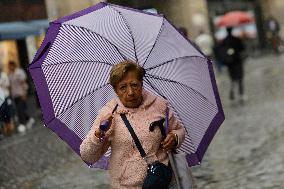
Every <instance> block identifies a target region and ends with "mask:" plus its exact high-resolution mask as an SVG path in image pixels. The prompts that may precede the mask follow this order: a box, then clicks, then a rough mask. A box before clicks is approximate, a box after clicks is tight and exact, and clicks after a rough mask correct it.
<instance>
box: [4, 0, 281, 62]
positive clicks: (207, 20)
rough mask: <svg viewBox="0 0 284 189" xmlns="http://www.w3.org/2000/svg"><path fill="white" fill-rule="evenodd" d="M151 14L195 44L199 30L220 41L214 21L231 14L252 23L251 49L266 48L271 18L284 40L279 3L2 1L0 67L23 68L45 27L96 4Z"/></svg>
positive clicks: (249, 0)
mask: <svg viewBox="0 0 284 189" xmlns="http://www.w3.org/2000/svg"><path fill="white" fill-rule="evenodd" d="M101 1H107V2H110V3H114V4H119V5H123V6H129V7H133V8H138V9H141V10H147V11H152V12H153V11H154V12H158V13H159V14H164V15H165V16H166V17H167V18H168V19H169V20H170V21H171V22H172V23H173V24H174V25H175V26H176V27H177V28H183V29H185V30H186V31H187V34H188V37H189V38H191V39H192V40H194V39H195V38H196V37H197V35H198V34H199V32H200V31H201V30H202V31H204V32H206V33H210V34H212V36H213V37H214V38H215V39H218V37H221V38H222V35H224V28H223V29H222V28H218V27H216V25H215V20H216V19H217V18H218V17H220V16H222V15H223V14H225V13H226V12H228V11H232V10H242V11H246V12H248V13H250V14H252V15H253V16H254V17H255V23H253V24H251V25H248V26H247V27H246V28H245V27H242V28H240V29H239V30H237V31H236V33H237V34H240V33H241V32H243V31H242V30H245V32H246V37H247V36H248V37H249V38H250V42H249V44H250V45H253V46H254V48H259V47H265V45H266V40H265V37H266V36H265V32H266V31H265V30H266V28H265V22H266V20H267V19H268V18H269V17H270V16H273V17H274V18H275V19H276V20H277V21H278V22H279V25H280V35H281V37H282V38H283V37H284V1H283V0H60V1H59V0H1V1H0V15H1V16H0V63H2V64H4V65H6V63H7V62H8V60H14V61H16V62H17V63H18V64H20V65H21V66H23V67H26V66H27V64H28V63H29V62H31V61H32V58H33V56H34V54H35V52H36V50H37V48H38V47H39V46H40V43H41V41H42V39H43V37H44V34H45V31H46V29H47V27H48V22H49V21H52V20H56V19H58V18H60V17H63V16H65V15H68V14H71V13H74V12H77V11H79V10H82V9H84V8H87V7H89V6H92V5H94V4H96V3H98V2H101Z"/></svg>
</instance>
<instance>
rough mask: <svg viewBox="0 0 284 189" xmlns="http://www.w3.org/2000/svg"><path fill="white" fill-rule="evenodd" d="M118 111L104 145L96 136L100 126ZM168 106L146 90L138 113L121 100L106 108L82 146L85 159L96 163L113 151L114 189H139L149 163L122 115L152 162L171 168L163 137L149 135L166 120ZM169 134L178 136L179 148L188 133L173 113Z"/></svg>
mask: <svg viewBox="0 0 284 189" xmlns="http://www.w3.org/2000/svg"><path fill="white" fill-rule="evenodd" d="M116 104H118V108H117V110H116V112H115V115H114V118H113V122H112V124H113V125H112V127H111V128H112V129H110V130H109V131H108V132H107V133H106V137H105V139H104V140H103V141H100V140H99V139H98V138H97V137H96V136H95V134H94V133H95V129H96V128H98V127H99V124H100V122H101V121H102V120H103V119H105V117H106V116H107V115H108V114H111V112H112V110H113V108H114V107H115V105H116ZM166 107H167V102H166V100H164V99H163V98H161V97H158V96H156V95H154V94H152V93H150V92H148V91H146V90H144V91H143V102H142V104H141V105H140V106H139V107H138V108H135V109H129V108H126V107H124V106H123V104H122V103H121V102H120V100H119V99H118V98H115V99H113V100H111V101H110V102H108V103H107V104H106V106H104V107H103V108H102V109H101V111H100V113H99V115H98V117H97V119H96V120H95V122H94V124H93V127H92V129H91V131H90V132H89V133H88V135H87V136H86V138H85V139H84V141H83V142H82V144H81V146H80V152H81V156H82V159H83V160H85V161H87V162H90V163H94V162H96V161H97V160H99V159H100V158H101V157H102V156H103V155H104V153H105V152H106V150H107V149H108V148H109V146H110V147H111V150H112V151H111V158H110V162H109V163H110V164H109V168H110V176H111V186H112V188H115V189H138V188H139V189H140V188H142V184H143V180H144V178H145V176H146V172H147V163H146V162H145V160H143V159H142V158H141V155H140V153H139V151H138V150H137V148H136V146H135V144H134V141H133V139H132V137H131V135H130V133H129V131H128V129H127V128H126V126H125V124H124V122H123V121H122V119H121V117H120V113H125V114H126V116H127V119H128V120H129V122H130V124H131V126H132V127H133V129H134V131H135V133H136V135H137V136H138V138H139V140H140V142H141V144H142V146H143V148H144V150H145V152H146V154H147V156H148V157H149V158H148V160H149V161H151V162H152V161H155V160H159V161H161V162H163V163H164V164H166V165H167V164H168V161H169V160H168V156H167V154H166V153H165V152H164V151H163V150H162V149H161V147H160V143H161V142H162V135H161V132H160V129H159V128H158V127H156V128H155V130H154V131H153V132H150V131H149V126H150V124H151V123H152V122H153V121H157V120H160V119H161V118H164V117H165V112H166ZM169 124H170V131H171V132H173V133H175V134H177V135H178V138H179V143H178V147H179V146H180V144H181V143H182V142H183V141H184V136H185V130H184V128H183V127H182V126H181V125H180V123H179V122H178V121H177V120H176V118H175V117H174V116H173V113H172V111H170V116H169Z"/></svg>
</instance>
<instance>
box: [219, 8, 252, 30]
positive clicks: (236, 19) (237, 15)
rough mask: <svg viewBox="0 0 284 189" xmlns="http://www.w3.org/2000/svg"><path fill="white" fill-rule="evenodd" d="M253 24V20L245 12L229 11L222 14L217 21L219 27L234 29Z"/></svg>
mask: <svg viewBox="0 0 284 189" xmlns="http://www.w3.org/2000/svg"><path fill="white" fill-rule="evenodd" d="M251 22H254V18H253V16H252V15H250V14H249V13H247V12H242V11H231V12H228V13H226V14H224V15H223V16H222V17H221V18H220V19H219V20H218V21H217V26H219V27H234V26H239V25H242V24H247V23H251Z"/></svg>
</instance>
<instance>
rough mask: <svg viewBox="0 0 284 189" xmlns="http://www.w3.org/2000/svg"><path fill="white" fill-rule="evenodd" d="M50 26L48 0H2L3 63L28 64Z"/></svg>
mask: <svg viewBox="0 0 284 189" xmlns="http://www.w3.org/2000/svg"><path fill="white" fill-rule="evenodd" d="M47 27H48V21H47V14H46V9H45V3H44V0H29V1H23V0H1V1H0V64H4V68H5V69H7V63H8V61H10V60H13V61H15V62H16V63H17V64H18V65H21V66H22V67H27V65H28V64H29V62H30V61H31V60H32V58H33V55H34V53H35V51H36V49H37V48H38V46H39V45H40V43H41V40H42V38H43V36H44V33H45V30H46V29H47Z"/></svg>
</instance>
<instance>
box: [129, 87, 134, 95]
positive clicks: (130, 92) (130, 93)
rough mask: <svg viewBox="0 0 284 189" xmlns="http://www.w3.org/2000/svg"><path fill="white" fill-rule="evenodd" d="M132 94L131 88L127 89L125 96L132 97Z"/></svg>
mask: <svg viewBox="0 0 284 189" xmlns="http://www.w3.org/2000/svg"><path fill="white" fill-rule="evenodd" d="M133 94H134V90H133V89H132V88H131V87H129V88H128V90H127V95H128V96H132V95H133Z"/></svg>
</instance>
